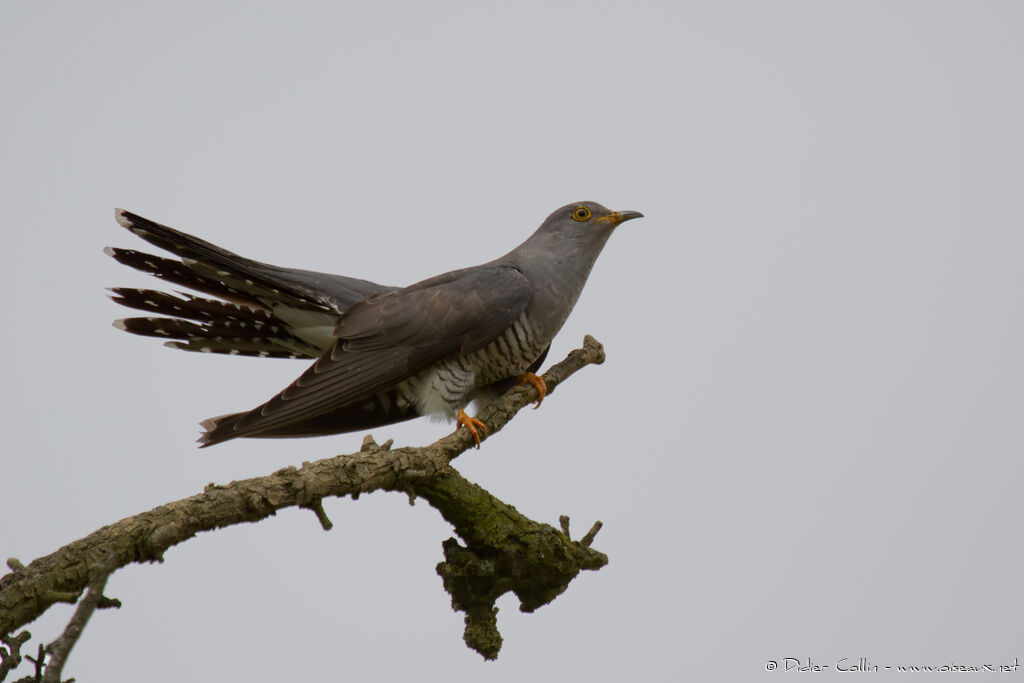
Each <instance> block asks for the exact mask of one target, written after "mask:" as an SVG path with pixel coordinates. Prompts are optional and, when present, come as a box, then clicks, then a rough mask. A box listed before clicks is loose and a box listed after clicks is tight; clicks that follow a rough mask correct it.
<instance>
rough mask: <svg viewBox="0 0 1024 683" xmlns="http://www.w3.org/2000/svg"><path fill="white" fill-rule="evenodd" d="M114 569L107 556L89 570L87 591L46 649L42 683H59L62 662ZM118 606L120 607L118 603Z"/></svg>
mask: <svg viewBox="0 0 1024 683" xmlns="http://www.w3.org/2000/svg"><path fill="white" fill-rule="evenodd" d="M114 568H115V567H114V555H113V554H110V555H108V556H107V557H106V558H105V559H104V560H103V562H101V563H100V564H98V565H96V566H94V567H92V568H90V571H89V573H90V579H89V590H88V591H87V592H86V594H85V597H84V598H82V601H81V602H80V603H78V609H76V610H75V613H74V615H72V617H71V621H69V622H68V625H67V627H66V628H65V629H64V633H62V634H61V636H60V638H58V639H57V640H55V641H53V642H52V643H50V645H49V647H47V648H46V654H47V655H49V660H50V661H49V662H48V663H47V664H46V673H45V674H43V683H60V674H61V671H62V670H63V669H64V662H66V661H67V659H68V655H69V654H71V648H73V647H74V646H75V643H77V642H78V638H79V636H81V635H82V631H83V630H84V629H85V625H86V624H87V623H89V618H90V617H92V613H93V612H95V611H96V608H97V607H98V606H99V604H100V601H101V600H102V599H103V589H104V588H105V587H106V585H107V578H108V577H109V576H110V573H111V572H112V571H114ZM118 604H119V605H120V603H118Z"/></svg>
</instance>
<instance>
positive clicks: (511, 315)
mask: <svg viewBox="0 0 1024 683" xmlns="http://www.w3.org/2000/svg"><path fill="white" fill-rule="evenodd" d="M116 216H117V221H118V223H120V224H121V225H122V226H124V227H125V228H127V229H128V230H130V231H132V232H133V233H135V234H136V235H138V236H139V237H141V238H142V239H144V240H146V241H147V242H149V243H150V244H153V245H156V246H157V247H160V248H161V249H164V250H166V251H167V252H169V253H171V254H173V255H174V256H175V257H176V258H165V257H161V256H154V255H152V254H147V253H143V252H140V251H135V250H133V249H119V248H111V247H107V249H106V250H105V251H106V253H108V254H109V255H110V256H113V257H114V258H115V259H116V260H117V261H119V262H120V263H123V264H125V265H127V266H130V267H132V268H135V269H137V270H141V271H143V272H146V273H150V274H152V275H154V276H156V277H158V278H160V279H161V280H164V281H165V282H168V283H172V284H174V285H179V286H183V287H188V288H190V289H193V290H196V291H198V292H202V293H203V294H206V295H210V296H213V297H216V298H207V297H205V296H196V295H194V294H186V293H177V294H170V293H167V292H161V291H156V290H150V289H133V288H126V287H119V288H114V289H112V290H111V291H112V292H113V293H114V294H113V297H112V298H113V299H114V301H116V302H117V303H119V304H122V305H124V306H128V307H130V308H135V309H139V310H143V311H146V312H147V313H150V314H161V315H163V316H170V317H139V318H125V319H123V320H117V321H115V322H114V325H115V326H116V327H118V328H120V329H122V330H126V331H128V332H132V333H134V334H141V335H145V336H150V337H161V338H164V339H168V340H171V341H167V342H166V345H167V346H170V347H172V348H176V349H185V350H187V351H202V352H207V353H225V354H232V355H241V356H261V357H273V358H310V359H313V358H315V359H316V362H315V363H313V364H312V366H310V367H309V369H307V370H306V371H305V372H304V373H302V375H300V376H299V378H298V379H296V380H295V381H294V382H292V383H291V384H290V385H289V386H288V387H287V388H285V389H284V390H283V391H281V392H280V393H278V394H277V395H276V396H274V397H273V398H271V399H270V400H269V401H267V402H266V403H264V404H262V405H260V406H258V407H256V408H253V409H252V410H250V411H247V412H241V413H232V414H230V415H223V416H220V417H214V418H210V419H208V420H205V421H204V422H203V423H202V425H203V427H204V429H205V432H204V433H203V435H202V436H201V437H200V438H199V443H201V444H202V446H204V447H205V446H211V445H213V444H216V443H220V442H222V441H227V440H228V439H234V438H236V437H257V438H263V437H299V436H320V435H326V434H338V433H341V432H350V431H355V430H361V429H368V428H372V427H378V426H381V425H386V424H392V423H395V422H399V421H402V420H407V419H409V418H413V417H417V416H420V415H434V416H441V417H445V418H448V419H452V418H454V419H455V420H456V421H457V425H458V426H457V428H461V427H466V428H467V429H468V430H469V431H470V433H471V434H472V436H473V439H474V440H475V441H476V443H477V445H479V443H480V432H481V431H485V428H484V426H483V423H482V422H480V421H479V420H477V419H476V418H472V417H469V416H468V415H467V414H466V413H465V411H464V409H465V407H466V406H467V405H468V404H469V403H470V402H473V401H476V402H477V405H478V406H479V405H481V404H486V403H487V402H488V401H489V400H492V399H493V398H494V397H496V396H498V395H500V394H501V393H503V392H504V391H506V390H507V389H509V388H511V387H512V386H514V385H515V384H516V383H522V382H524V381H527V382H531V383H533V384H534V386H536V387H537V390H538V396H539V399H538V402H539V401H540V400H542V399H543V397H544V393H545V388H544V385H543V381H542V380H541V379H540V378H539V377H537V376H536V375H535V374H533V373H534V372H536V371H537V370H538V368H539V367H540V364H541V363H542V362H543V361H544V358H545V356H546V355H547V352H548V348H549V347H550V345H551V340H552V339H553V338H554V336H555V334H556V333H557V332H558V331H559V329H561V327H562V324H563V323H564V322H565V320H566V318H568V317H569V313H570V312H571V311H572V309H573V306H575V304H576V300H577V299H578V298H579V295H580V292H581V291H582V290H583V285H584V284H585V283H586V281H587V277H588V276H589V274H590V270H591V268H592V267H593V265H594V261H595V260H596V259H597V256H598V254H599V253H601V249H602V248H603V247H604V245H605V242H607V240H608V238H609V237H610V236H611V234H612V231H613V230H614V229H615V227H616V226H617V225H619V224H620V223H622V222H624V221H627V220H630V219H633V218H640V217H641V216H642V214H640V213H638V212H636V211H610V210H608V209H606V208H605V207H603V206H601V205H600V204H597V203H595V202H579V203H576V204H569V205H566V206H563V207H562V208H560V209H558V210H557V211H555V212H554V213H552V214H551V215H550V216H548V218H547V220H545V221H544V222H543V223H542V224H541V226H540V227H539V228H538V229H537V231H536V232H534V233H533V234H532V235H531V236H530V237H529V238H528V239H527V240H526V241H525V242H523V243H522V244H520V245H519V246H518V247H516V248H515V249H513V250H512V251H510V252H509V253H507V254H505V255H504V256H502V257H500V258H497V259H495V260H493V261H490V262H488V263H484V264H483V265H479V266H474V267H472V268H463V269H461V270H454V271H451V272H450V273H444V274H443V275H438V276H436V277H432V278H429V279H426V280H423V281H422V282H418V283H416V284H413V285H409V286H408V287H390V286H386V285H379V284H376V283H374V282H370V281H368V280H359V279H356V278H351V277H346V276H343V275H329V274H326V273H317V272H313V271H308V270H295V269H291V268H280V267H277V266H272V265H270V264H267V263H261V262H259V261H253V260H250V259H247V258H243V257H241V256H238V255H237V254H234V253H232V252H230V251H227V250H226V249H221V248H220V247H217V246H215V245H213V244H210V243H209V242H206V241H204V240H201V239H199V238H197V237H193V236H192V235H188V234H186V233H183V232H179V231H178V230H174V229H172V228H169V227H167V226H164V225H160V224H159V223H154V222H153V221H151V220H148V219H146V218H143V217H141V216H138V215H136V214H133V213H129V212H128V211H124V210H120V209H119V210H117V212H116Z"/></svg>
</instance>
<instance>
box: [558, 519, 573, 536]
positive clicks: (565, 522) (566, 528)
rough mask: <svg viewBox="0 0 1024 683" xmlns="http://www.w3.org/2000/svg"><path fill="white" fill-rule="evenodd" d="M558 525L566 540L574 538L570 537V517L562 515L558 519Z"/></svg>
mask: <svg viewBox="0 0 1024 683" xmlns="http://www.w3.org/2000/svg"><path fill="white" fill-rule="evenodd" d="M558 525H559V526H560V527H562V533H563V534H565V537H566V538H572V536H570V535H569V515H561V516H560V517H559V518H558Z"/></svg>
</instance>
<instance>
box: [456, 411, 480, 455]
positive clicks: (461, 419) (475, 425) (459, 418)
mask: <svg viewBox="0 0 1024 683" xmlns="http://www.w3.org/2000/svg"><path fill="white" fill-rule="evenodd" d="M455 424H456V425H457V426H456V429H458V428H459V427H465V428H466V429H468V430H469V433H470V435H471V436H472V437H473V441H475V442H476V447H477V448H480V432H479V431H477V430H478V429H482V430H483V432H484V434H486V433H487V425H485V424H484V423H483V422H481V421H480V420H478V419H476V418H475V417H470V416H469V415H466V411H464V410H463V409H462V408H459V412H458V414H457V415H456V416H455Z"/></svg>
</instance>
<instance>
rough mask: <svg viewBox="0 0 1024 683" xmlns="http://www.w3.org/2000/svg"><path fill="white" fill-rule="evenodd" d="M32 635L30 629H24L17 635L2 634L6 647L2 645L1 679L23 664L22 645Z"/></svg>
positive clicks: (0, 655) (0, 651) (0, 652)
mask: <svg viewBox="0 0 1024 683" xmlns="http://www.w3.org/2000/svg"><path fill="white" fill-rule="evenodd" d="M31 637H32V634H31V633H29V632H28V631H22V632H21V633H19V634H18V635H16V636H9V637H8V636H0V642H2V643H3V644H4V647H0V681H3V680H4V678H6V677H7V674H8V673H10V672H11V671H13V670H14V669H17V668H18V665H19V664H21V646H22V645H24V644H25V643H27V642H28V640H29V638H31Z"/></svg>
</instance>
